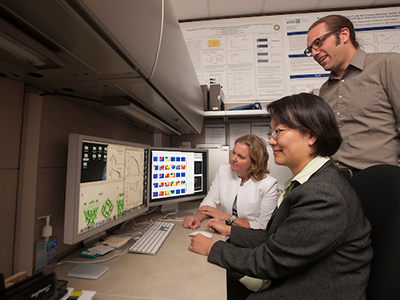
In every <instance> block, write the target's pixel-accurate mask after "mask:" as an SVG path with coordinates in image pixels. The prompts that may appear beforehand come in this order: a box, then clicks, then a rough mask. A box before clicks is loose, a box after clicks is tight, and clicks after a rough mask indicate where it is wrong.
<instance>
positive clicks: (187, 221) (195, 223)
mask: <svg viewBox="0 0 400 300" xmlns="http://www.w3.org/2000/svg"><path fill="white" fill-rule="evenodd" d="M200 224H201V220H200V218H198V217H196V216H189V217H186V218H184V219H183V227H185V228H191V229H196V228H199V227H200Z"/></svg>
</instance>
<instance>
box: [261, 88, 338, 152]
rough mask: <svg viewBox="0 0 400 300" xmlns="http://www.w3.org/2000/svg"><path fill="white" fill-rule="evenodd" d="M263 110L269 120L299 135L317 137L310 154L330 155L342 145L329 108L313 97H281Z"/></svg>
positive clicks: (298, 95) (307, 95) (304, 95)
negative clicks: (310, 133) (300, 133)
mask: <svg viewBox="0 0 400 300" xmlns="http://www.w3.org/2000/svg"><path fill="white" fill-rule="evenodd" d="M267 110H268V112H269V113H270V114H271V118H272V119H274V120H276V121H277V122H279V123H280V124H282V125H284V126H286V127H289V128H292V129H298V130H300V131H301V132H302V133H306V132H308V131H309V130H311V131H312V132H313V133H314V134H315V135H316V137H317V141H316V142H315V145H314V146H315V148H314V151H313V153H312V155H315V156H317V155H320V156H331V155H333V154H334V153H335V152H336V151H337V150H338V149H339V146H340V144H341V143H342V137H341V135H340V132H339V128H338V125H337V123H336V119H335V116H334V114H333V111H332V109H331V108H330V106H329V105H328V104H327V103H326V102H325V101H324V100H323V99H322V98H320V97H318V96H316V95H313V94H307V93H301V94H295V95H291V96H287V97H283V98H282V99H280V100H276V101H274V102H272V103H271V104H269V105H268V107H267Z"/></svg>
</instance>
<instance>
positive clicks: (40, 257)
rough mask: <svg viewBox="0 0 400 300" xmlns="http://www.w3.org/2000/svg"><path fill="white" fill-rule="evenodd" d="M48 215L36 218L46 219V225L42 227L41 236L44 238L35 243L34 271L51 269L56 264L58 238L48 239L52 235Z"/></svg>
mask: <svg viewBox="0 0 400 300" xmlns="http://www.w3.org/2000/svg"><path fill="white" fill-rule="evenodd" d="M50 217H51V215H48V216H43V217H39V218H38V220H40V219H46V225H45V226H43V229H42V237H43V238H44V239H42V240H40V241H38V242H37V243H36V264H35V272H38V271H41V270H42V269H44V270H45V271H51V270H53V269H54V268H55V266H56V264H57V243H58V240H57V238H53V239H52V240H50V237H51V236H52V235H53V228H52V227H51V225H50Z"/></svg>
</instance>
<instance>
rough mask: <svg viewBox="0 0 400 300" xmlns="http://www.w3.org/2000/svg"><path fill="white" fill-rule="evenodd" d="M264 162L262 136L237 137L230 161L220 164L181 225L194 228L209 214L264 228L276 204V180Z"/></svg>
mask: <svg viewBox="0 0 400 300" xmlns="http://www.w3.org/2000/svg"><path fill="white" fill-rule="evenodd" d="M267 163H268V151H267V146H266V143H265V141H264V140H263V139H261V138H260V137H258V136H257V135H254V134H246V135H244V136H241V137H239V138H237V139H236V141H235V147H234V148H233V150H232V154H231V156H230V163H229V164H222V165H221V166H220V167H219V170H218V172H217V174H216V175H215V178H214V180H213V182H212V184H211V187H210V189H209V191H208V194H207V196H206V198H204V200H203V201H202V202H201V204H200V208H199V210H198V211H197V213H196V214H195V215H194V216H190V217H186V218H185V219H184V221H183V226H184V227H186V228H191V229H196V228H198V227H200V223H201V221H202V220H204V219H206V218H209V217H212V218H218V219H221V220H223V221H225V222H226V223H227V224H228V225H233V226H239V227H245V228H254V229H265V227H266V226H267V223H268V221H269V219H270V217H271V214H272V212H273V211H274V209H275V208H276V204H277V180H276V179H275V178H274V177H272V176H270V175H269V174H268V173H269V171H268V165H267ZM217 206H220V208H221V209H218V208H217Z"/></svg>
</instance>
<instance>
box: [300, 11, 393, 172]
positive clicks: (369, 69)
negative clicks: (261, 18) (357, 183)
mask: <svg viewBox="0 0 400 300" xmlns="http://www.w3.org/2000/svg"><path fill="white" fill-rule="evenodd" d="M304 53H305V54H306V55H307V56H312V57H313V58H314V59H315V60H316V61H317V62H318V63H319V64H320V65H321V66H322V67H323V68H324V69H325V71H331V73H330V76H329V79H328V80H327V81H326V82H325V83H324V84H323V85H322V87H321V89H320V96H321V97H322V98H323V99H324V100H325V101H326V102H327V103H328V104H329V105H330V106H331V108H332V110H333V111H334V113H335V116H336V120H337V123H338V125H339V129H340V133H341V135H342V138H343V142H342V145H341V146H340V148H339V150H338V151H337V152H336V153H335V155H333V156H332V159H333V161H334V163H335V165H336V166H337V167H338V168H339V169H340V170H341V172H342V174H343V175H345V176H346V177H347V178H351V177H352V176H353V175H354V174H355V173H356V172H358V171H360V170H362V169H365V168H367V167H369V166H372V165H377V164H391V165H399V162H400V153H399V151H400V54H398V53H369V54H367V53H365V52H364V51H362V50H360V49H359V45H358V42H357V41H356V36H355V31H354V26H353V24H352V22H351V21H350V20H349V19H347V18H345V17H343V16H340V15H329V16H326V17H323V18H321V19H319V20H317V21H316V22H315V23H314V24H312V25H311V27H310V28H309V30H308V37H307V49H306V50H305V51H304Z"/></svg>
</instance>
